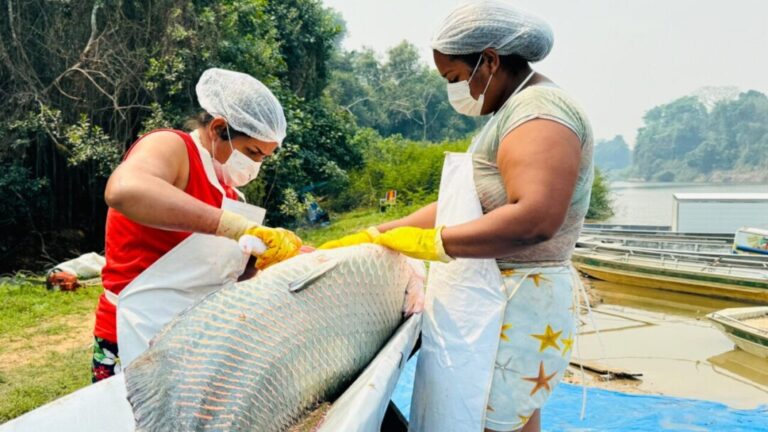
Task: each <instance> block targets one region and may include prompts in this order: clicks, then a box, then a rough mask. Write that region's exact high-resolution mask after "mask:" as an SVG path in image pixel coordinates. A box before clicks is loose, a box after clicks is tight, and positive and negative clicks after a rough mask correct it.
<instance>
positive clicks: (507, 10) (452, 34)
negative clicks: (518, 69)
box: [432, 0, 554, 62]
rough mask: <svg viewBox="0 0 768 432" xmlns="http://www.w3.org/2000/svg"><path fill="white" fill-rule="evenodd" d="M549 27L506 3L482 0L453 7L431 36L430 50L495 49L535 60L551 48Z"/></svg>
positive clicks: (465, 51)
mask: <svg viewBox="0 0 768 432" xmlns="http://www.w3.org/2000/svg"><path fill="white" fill-rule="evenodd" d="M553 43H554V35H553V34H552V28H551V27H550V26H549V24H547V23H546V22H545V21H544V20H542V19H541V18H539V17H537V16H535V15H532V14H530V13H528V12H526V11H523V10H521V9H518V8H517V7H515V6H513V5H512V4H511V3H510V2H507V1H499V0H484V1H474V2H470V3H465V4H463V5H461V6H458V7H457V8H456V9H454V10H453V11H452V12H451V13H450V14H449V15H448V16H447V17H446V18H445V19H444V20H443V22H442V23H441V24H440V27H439V29H438V31H437V33H436V34H435V36H434V37H433V38H432V49H435V50H437V51H439V52H441V53H443V54H447V55H463V54H474V53H479V52H481V51H483V50H484V49H486V48H495V49H496V51H497V52H498V53H499V55H509V54H516V55H519V56H520V57H523V58H524V59H526V60H528V61H531V62H535V61H539V60H541V59H543V58H544V57H546V56H547V54H549V52H550V51H551V50H552V44H553Z"/></svg>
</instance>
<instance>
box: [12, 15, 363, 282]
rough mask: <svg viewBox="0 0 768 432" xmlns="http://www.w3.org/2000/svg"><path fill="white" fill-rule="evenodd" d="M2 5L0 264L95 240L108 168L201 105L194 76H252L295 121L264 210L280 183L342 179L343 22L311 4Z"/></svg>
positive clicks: (65, 252)
mask: <svg viewBox="0 0 768 432" xmlns="http://www.w3.org/2000/svg"><path fill="white" fill-rule="evenodd" d="M3 11H4V13H3V14H0V96H2V97H3V100H4V103H3V105H2V106H0V114H2V117H0V139H1V140H2V141H1V142H2V143H3V145H2V146H0V194H2V195H0V198H1V199H2V200H3V201H4V202H7V203H9V204H8V205H11V204H10V203H18V202H19V200H22V199H23V200H25V204H24V205H16V208H17V210H14V211H12V212H7V213H5V214H4V216H3V217H2V219H0V263H2V264H0V271H6V270H7V269H10V268H17V266H18V265H19V264H18V261H14V259H15V258H19V257H23V256H33V257H36V256H37V257H39V256H40V255H41V254H43V252H47V255H49V256H50V257H49V258H46V259H47V260H49V261H54V260H58V259H62V258H64V257H67V256H71V255H72V254H74V253H77V252H78V251H82V250H94V249H95V250H99V249H101V248H102V247H103V246H102V244H103V233H104V217H105V213H106V206H105V205H104V202H103V198H102V196H103V189H104V182H105V179H106V177H107V175H108V174H109V172H110V171H111V169H112V168H113V167H114V165H115V164H116V163H117V162H118V161H119V158H120V156H121V155H122V154H123V152H124V151H125V149H126V147H127V146H128V145H130V143H131V142H133V141H134V140H135V139H136V138H137V136H139V135H140V134H141V133H143V132H145V131H147V130H150V129H153V128H157V127H182V124H183V122H184V120H185V118H186V117H187V116H189V115H190V114H193V113H195V112H196V111H198V110H199V107H198V105H197V102H196V100H195V96H194V95H195V92H194V85H195V83H196V81H197V79H198V77H199V76H200V74H201V73H202V71H203V70H205V69H207V68H209V67H213V66H216V67H224V68H229V69H234V70H238V71H242V72H246V73H249V74H251V75H253V76H255V77H256V78H258V79H260V80H261V81H263V82H264V83H265V84H266V85H267V86H268V87H270V88H271V89H272V90H273V92H274V93H275V94H276V96H277V97H278V99H280V100H281V101H282V102H283V105H284V108H285V111H286V116H287V117H288V118H289V121H291V123H290V129H289V135H288V137H287V138H286V141H285V144H284V148H285V149H290V150H287V151H285V152H284V153H286V154H287V153H291V152H292V153H294V154H296V158H295V160H296V161H297V165H296V169H295V170H292V171H288V172H283V173H282V174H281V175H279V176H278V175H274V173H275V172H277V171H279V169H282V167H284V165H280V163H279V162H274V163H267V164H265V169H264V171H265V173H266V174H270V173H271V174H272V177H269V179H270V180H268V181H267V180H265V181H263V182H262V185H261V189H260V190H262V191H264V193H263V194H261V193H260V192H258V191H257V190H252V191H250V192H251V193H252V194H253V196H255V197H257V198H260V199H262V200H263V201H260V202H261V203H262V204H263V205H265V206H266V207H267V209H268V214H269V215H270V218H273V219H274V220H280V219H281V217H282V216H281V215H280V210H279V204H280V203H279V201H280V198H281V196H282V195H281V194H282V190H283V188H289V187H290V188H294V189H296V190H298V189H300V188H303V187H305V186H306V185H307V184H308V183H310V182H309V180H308V179H310V178H311V179H313V181H314V179H315V178H320V179H323V180H327V181H329V180H330V179H335V180H336V182H337V183H338V181H337V180H338V179H343V178H344V177H345V172H344V170H345V169H347V168H348V167H349V166H350V165H351V164H354V163H355V161H357V160H359V153H356V152H355V151H354V149H351V148H350V147H349V146H348V145H347V143H348V142H349V139H348V138H349V137H351V136H352V134H353V132H352V131H351V126H349V125H351V124H352V123H353V122H352V120H351V119H350V118H349V117H348V116H346V115H344V114H343V113H342V112H341V111H340V110H339V109H338V108H337V107H336V106H335V105H334V104H330V103H328V101H327V100H326V99H324V97H323V94H324V88H325V86H326V84H327V81H328V77H329V67H328V62H329V60H330V59H331V57H332V56H333V55H334V52H335V50H336V49H338V44H339V40H340V37H341V36H342V34H343V31H344V29H343V22H342V21H341V20H340V19H339V17H338V15H337V14H335V13H333V12H332V11H331V10H329V9H326V8H324V7H322V5H321V3H320V2H319V1H318V0H290V1H287V2H286V1H277V0H225V1H219V2H211V1H206V0H195V1H180V0H158V1H154V2H120V1H114V0H93V1H85V2H70V1H66V2H50V1H45V0H6V1H5V2H4V3H3ZM305 128H312V130H306V129H305ZM326 131H327V132H328V133H327V134H326V135H324V133H325V132H326ZM286 159H287V158H286ZM304 170H307V171H304ZM318 173H319V174H318ZM255 186H258V185H255ZM61 236H66V238H67V239H68V240H67V241H57V240H58V239H59V238H61ZM24 265H25V266H27V265H28V264H26V263H25V264H24Z"/></svg>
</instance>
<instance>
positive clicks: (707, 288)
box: [573, 242, 768, 304]
mask: <svg viewBox="0 0 768 432" xmlns="http://www.w3.org/2000/svg"><path fill="white" fill-rule="evenodd" d="M573 264H574V266H575V267H576V268H577V269H578V270H579V271H580V272H582V273H584V274H586V275H588V276H590V277H593V278H595V279H600V280H605V281H609V282H616V283H620V284H626V285H635V286H643V287H647V288H656V289H662V290H669V291H678V292H687V293H691V294H699V295H707V296H714V297H720V298H727V299H736V300H743V301H748V302H753V303H760V304H768V256H748V255H733V254H723V253H716V252H693V251H675V250H664V249H653V248H639V247H629V246H624V245H616V244H604V243H600V242H580V243H579V245H578V246H577V248H576V250H575V251H574V254H573Z"/></svg>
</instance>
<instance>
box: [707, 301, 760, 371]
mask: <svg viewBox="0 0 768 432" xmlns="http://www.w3.org/2000/svg"><path fill="white" fill-rule="evenodd" d="M707 318H708V319H709V320H710V321H712V323H713V324H714V325H715V327H717V328H718V330H720V331H721V332H723V333H724V334H725V335H726V336H727V337H728V338H729V339H731V340H732V341H733V342H734V343H735V344H736V346H737V347H739V348H741V349H742V350H744V351H746V352H748V353H750V354H753V355H756V356H758V357H762V358H765V359H768V306H758V307H746V308H730V309H723V310H719V311H717V312H712V313H710V314H708V315H707Z"/></svg>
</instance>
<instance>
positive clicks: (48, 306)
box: [0, 279, 103, 354]
mask: <svg viewBox="0 0 768 432" xmlns="http://www.w3.org/2000/svg"><path fill="white" fill-rule="evenodd" d="M102 290H103V289H102V287H101V286H100V285H98V286H86V287H82V288H80V289H78V290H76V291H74V292H57V291H49V290H47V289H46V288H45V285H43V281H42V279H40V280H37V279H32V280H31V281H26V280H21V279H17V280H14V279H10V280H8V281H6V282H0V299H2V301H1V302H0V337H2V338H14V339H16V338H20V339H28V338H30V337H33V336H35V335H39V334H46V335H55V334H62V333H64V330H66V328H67V323H66V322H57V321H52V320H50V317H52V316H63V317H67V316H81V315H84V314H89V313H92V312H93V311H94V309H95V307H96V299H97V298H98V296H99V295H100V294H101V292H102ZM4 350H5V345H4V344H0V354H2V353H3V352H4Z"/></svg>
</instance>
